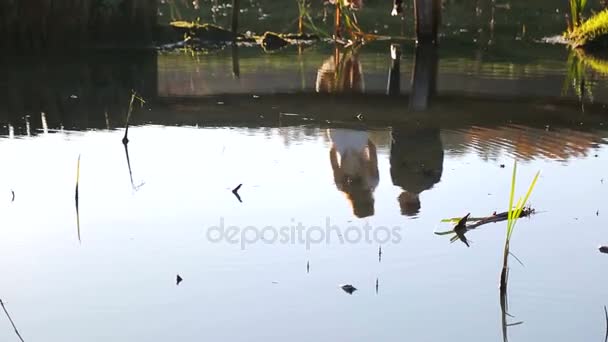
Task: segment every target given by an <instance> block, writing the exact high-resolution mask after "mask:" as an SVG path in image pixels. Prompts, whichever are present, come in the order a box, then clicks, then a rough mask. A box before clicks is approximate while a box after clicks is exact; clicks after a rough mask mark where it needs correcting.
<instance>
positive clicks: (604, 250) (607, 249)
mask: <svg viewBox="0 0 608 342" xmlns="http://www.w3.org/2000/svg"><path fill="white" fill-rule="evenodd" d="M600 252H602V253H606V254H608V246H600Z"/></svg>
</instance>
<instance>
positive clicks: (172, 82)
mask: <svg viewBox="0 0 608 342" xmlns="http://www.w3.org/2000/svg"><path fill="white" fill-rule="evenodd" d="M457 9H458V7H457ZM535 13H536V12H535ZM554 19H555V18H554ZM555 20H557V19H555ZM547 27H553V26H551V25H547ZM457 31H458V34H456V33H454V32H452V33H451V34H449V36H448V37H445V38H444V39H443V40H442V42H441V44H440V47H439V49H424V48H421V47H418V48H416V47H415V45H414V44H413V43H412V42H411V41H399V42H398V45H399V48H398V50H395V49H396V48H395V47H393V48H391V43H390V42H376V43H373V44H370V45H366V46H363V47H361V48H358V49H342V48H339V49H335V48H334V47H333V46H330V45H328V44H318V45H315V46H312V47H307V48H304V49H298V48H297V47H292V48H287V49H284V50H281V51H279V52H276V53H272V54H267V53H264V52H262V51H260V50H259V49H258V48H238V49H236V50H233V49H230V48H227V49H223V50H221V51H217V52H213V53H210V54H207V55H198V56H192V55H187V54H181V53H168V52H159V53H156V52H155V53H139V52H124V51H122V52H99V53H94V54H83V55H78V54H76V55H72V56H70V57H57V58H54V57H49V58H44V59H40V58H35V57H32V58H19V59H16V58H9V57H6V56H5V57H3V60H2V63H0V73H1V74H2V75H5V77H3V78H2V79H0V123H1V125H0V160H2V161H3V167H2V168H1V169H0V217H1V218H2V224H1V225H0V251H1V256H2V257H0V273H1V274H3V275H4V279H5V280H4V281H0V299H2V301H3V303H4V305H5V307H6V310H7V311H8V312H9V313H10V316H11V317H12V319H13V321H14V323H15V325H16V326H17V328H18V330H19V332H20V333H21V335H22V336H23V338H24V340H25V341H47V342H55V341H57V342H66V341H168V340H181V341H199V340H225V341H265V340H266V341H267V340H284V339H289V340H296V341H305V340H310V339H315V340H319V341H336V340H345V341H369V340H380V341H397V340H403V339H411V340H418V341H444V340H447V339H457V340H465V339H466V340H471V341H490V340H494V341H497V340H505V341H506V340H507V339H510V340H511V341H539V340H551V341H564V342H565V341H573V340H578V341H600V340H602V339H603V338H604V336H605V334H606V329H607V326H606V324H607V319H606V317H605V314H604V306H605V305H608V287H606V284H607V283H608V271H607V269H608V268H607V267H608V255H606V254H602V253H600V252H599V251H598V247H599V246H601V245H608V219H607V217H608V206H607V205H606V201H605V198H606V196H607V195H608V146H607V144H606V143H607V142H608V112H607V108H606V106H607V105H608V87H607V82H606V76H604V75H603V74H602V73H600V72H598V71H597V70H596V69H593V66H592V65H590V64H582V68H583V73H578V74H576V75H573V74H572V73H571V72H569V70H571V67H572V65H573V64H571V62H568V60H569V51H568V50H567V49H566V48H564V47H563V46H556V45H549V44H543V43H539V42H538V41H537V40H536V38H535V39H519V38H521V37H519V38H518V37H516V36H514V35H511V36H509V38H504V36H503V38H501V39H497V40H496V41H495V43H492V44H487V40H486V42H485V43H483V44H478V42H475V43H471V42H472V40H473V39H474V38H473V37H472V36H471V34H470V33H468V32H466V31H462V32H461V31H460V30H457ZM541 31H542V30H541ZM548 31H549V30H545V31H544V32H542V33H543V34H547V33H548ZM393 43H394V42H393ZM391 49H393V53H396V54H397V55H398V54H399V51H400V54H401V56H400V57H399V58H391ZM571 59H572V58H571ZM131 89H133V90H136V91H137V93H138V94H140V95H141V96H142V97H143V98H144V99H145V100H146V102H145V104H143V105H141V106H140V105H139V104H138V103H137V101H136V103H135V106H134V110H133V113H132V116H131V117H130V119H129V121H130V127H129V130H128V139H129V143H128V144H127V145H126V146H125V145H123V143H122V139H123V137H124V135H125V129H124V126H125V121H126V116H127V112H128V107H129V99H130V96H131ZM79 160H80V161H79ZM515 160H517V162H518V164H517V170H518V175H517V186H516V194H521V195H523V194H524V193H525V191H526V190H527V187H528V185H529V183H530V181H531V180H532V178H533V177H534V175H535V173H536V172H537V171H541V176H540V179H539V181H538V183H537V185H536V187H535V189H534V191H533V193H532V196H531V198H530V205H531V207H532V208H534V209H535V213H534V214H533V215H532V216H531V217H526V218H522V219H520V220H519V222H518V223H517V227H516V228H515V232H514V235H513V239H512V241H511V252H512V253H513V255H514V256H513V257H511V258H510V273H509V286H508V304H509V305H508V309H507V310H506V311H505V310H501V297H500V292H499V280H500V273H501V269H502V261H503V260H502V257H503V247H504V242H505V235H506V222H505V221H503V222H499V223H492V224H488V225H484V226H482V227H480V228H478V229H476V230H474V231H470V232H468V233H467V234H466V237H467V238H468V243H469V244H470V247H467V245H465V244H464V243H462V242H461V241H455V242H453V243H451V242H450V237H451V235H448V236H443V235H437V234H435V233H436V232H439V231H444V230H449V229H450V228H451V226H450V224H448V223H442V222H441V220H442V219H445V218H452V217H462V216H464V215H466V214H467V213H471V216H474V217H485V216H491V215H492V214H493V213H494V212H498V213H500V212H503V211H506V210H507V208H508V200H509V191H510V185H511V175H512V170H513V164H514V161H515ZM77 179H78V195H77V196H78V200H77V201H78V204H77V205H76V203H75V187H76V184H77ZM238 186H240V188H238V190H237V191H234V192H233V189H235V188H237V187H238ZM235 193H236V194H235ZM237 194H238V196H237ZM178 275H179V277H180V278H181V279H182V280H181V281H180V282H179V284H178V282H177V277H178ZM347 284H348V285H352V286H353V287H355V288H356V289H357V290H356V291H354V292H352V294H349V293H348V292H347V291H345V290H343V289H342V288H341V287H342V286H343V285H347ZM16 340H18V337H17V336H16V335H15V333H14V330H13V328H12V326H11V324H10V322H9V320H8V319H6V316H5V315H4V312H2V311H0V341H16Z"/></svg>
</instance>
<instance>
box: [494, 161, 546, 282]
mask: <svg viewBox="0 0 608 342" xmlns="http://www.w3.org/2000/svg"><path fill="white" fill-rule="evenodd" d="M539 176H540V171H538V172H537V173H536V175H535V176H534V179H533V180H532V183H531V184H530V187H529V188H528V191H527V192H526V195H525V196H524V197H523V198H522V197H520V198H519V199H518V200H517V202H516V203H515V206H513V201H514V199H515V180H516V178H517V161H515V162H514V163H513V175H512V177H511V192H510V195H509V210H508V213H507V236H506V239H505V247H504V250H503V263H502V272H501V274H500V292H501V294H504V293H506V291H507V281H508V277H509V255H510V254H511V252H510V248H511V237H512V236H513V231H514V230H515V224H516V223H517V220H518V219H519V217H520V215H521V213H522V211H523V210H524V207H525V206H526V203H527V201H528V198H530V194H532V190H534V186H535V185H536V182H537V181H538V177H539Z"/></svg>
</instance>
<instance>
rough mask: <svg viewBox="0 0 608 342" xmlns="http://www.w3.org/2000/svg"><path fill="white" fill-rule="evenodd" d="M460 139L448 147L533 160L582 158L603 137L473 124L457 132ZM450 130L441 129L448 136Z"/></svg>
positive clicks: (582, 133)
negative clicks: (502, 153) (460, 140)
mask: <svg viewBox="0 0 608 342" xmlns="http://www.w3.org/2000/svg"><path fill="white" fill-rule="evenodd" d="M457 134H458V135H459V136H461V137H462V139H463V141H462V142H461V143H460V146H454V144H452V143H450V144H449V145H450V146H446V149H449V150H455V151H457V150H462V147H465V146H466V147H470V148H472V149H473V150H476V151H478V152H479V154H480V155H483V156H484V157H487V156H497V155H499V154H500V153H501V151H507V152H508V153H509V154H513V155H514V156H516V157H518V158H521V159H524V160H532V159H534V158H538V157H543V158H549V159H559V160H566V159H569V158H579V157H585V156H587V155H588V154H589V152H590V151H593V150H595V149H597V148H598V147H599V145H601V144H602V143H603V139H602V137H601V136H600V135H598V134H597V133H595V132H585V131H577V130H573V129H560V130H552V128H551V127H549V126H547V127H546V128H545V129H538V128H534V127H527V126H524V125H509V126H504V127H480V126H472V127H470V128H467V129H462V130H459V132H457ZM450 135H452V134H451V132H447V131H446V132H444V134H443V136H444V137H447V138H448V140H451V138H450V137H449V136H450Z"/></svg>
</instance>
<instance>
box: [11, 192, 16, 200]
mask: <svg viewBox="0 0 608 342" xmlns="http://www.w3.org/2000/svg"><path fill="white" fill-rule="evenodd" d="M11 194H12V195H13V197H12V198H11V203H13V202H15V191H13V190H11Z"/></svg>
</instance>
